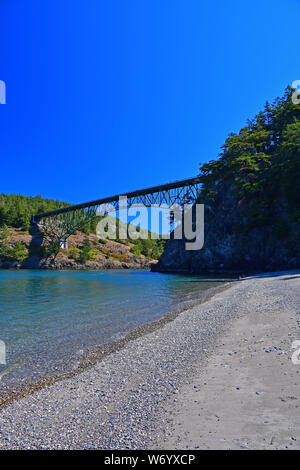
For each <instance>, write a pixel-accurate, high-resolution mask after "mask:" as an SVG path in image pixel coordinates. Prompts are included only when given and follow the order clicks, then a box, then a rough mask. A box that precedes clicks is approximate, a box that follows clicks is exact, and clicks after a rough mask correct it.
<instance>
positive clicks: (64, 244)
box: [59, 240, 68, 250]
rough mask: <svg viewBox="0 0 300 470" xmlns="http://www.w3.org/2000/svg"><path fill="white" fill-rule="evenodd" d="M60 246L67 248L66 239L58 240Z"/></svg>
mask: <svg viewBox="0 0 300 470" xmlns="http://www.w3.org/2000/svg"><path fill="white" fill-rule="evenodd" d="M59 246H60V248H63V249H64V250H67V249H68V240H60V242H59Z"/></svg>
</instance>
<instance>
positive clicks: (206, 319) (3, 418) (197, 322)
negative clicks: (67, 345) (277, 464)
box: [0, 271, 300, 449]
mask: <svg viewBox="0 0 300 470" xmlns="http://www.w3.org/2000/svg"><path fill="white" fill-rule="evenodd" d="M299 304H300V271H297V272H296V271H293V272H280V273H266V274H260V275H256V276H251V277H248V278H244V279H241V280H239V281H236V282H232V284H231V287H230V288H228V289H226V290H223V291H222V292H219V293H216V294H215V295H214V296H213V297H212V298H210V299H209V300H207V301H206V302H204V303H201V304H199V305H196V306H194V307H193V308H191V309H189V310H186V311H184V312H182V313H180V314H179V315H178V316H177V317H176V318H174V319H173V320H172V321H170V322H167V323H162V326H161V328H159V329H156V330H154V331H151V332H149V333H147V334H145V335H143V336H140V337H137V338H135V339H133V340H132V341H129V342H126V343H125V344H124V347H122V349H119V350H117V351H115V352H112V353H111V354H109V355H107V356H105V357H104V358H103V359H102V360H101V361H100V362H98V363H96V364H95V365H94V366H93V367H91V368H89V369H86V370H84V371H83V372H80V373H78V374H77V375H75V376H73V377H70V378H67V379H64V380H61V381H58V382H56V383H54V384H52V385H50V386H48V387H45V388H43V389H41V390H37V391H35V392H34V393H33V394H31V395H27V396H25V397H24V398H20V399H18V400H15V401H13V402H11V403H9V404H7V405H5V406H3V407H2V408H1V409H0V448H2V449H164V448H166V449H167V448H168V449H172V448H178V449H186V448H189V449H197V448H200V449H218V448H222V449H231V448H237V449H242V448H246V449H256V448H273V449H274V448H280V449H281V448H283V449H284V448H300V414H299V412H298V410H297V408H298V406H299V399H300V395H299V385H300V380H299V371H300V365H294V364H293V363H292V361H291V354H292V353H293V349H292V342H293V341H294V340H297V339H300V333H299V325H300V317H299V319H298V315H297V314H299V313H300V307H299Z"/></svg>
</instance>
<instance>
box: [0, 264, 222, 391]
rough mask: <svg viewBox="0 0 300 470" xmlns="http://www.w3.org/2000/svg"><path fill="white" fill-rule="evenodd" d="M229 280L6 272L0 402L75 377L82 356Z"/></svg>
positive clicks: (0, 293)
mask: <svg viewBox="0 0 300 470" xmlns="http://www.w3.org/2000/svg"><path fill="white" fill-rule="evenodd" d="M223 282H224V280H222V279H212V278H211V279H208V278H204V277H198V276H197V277H196V276H184V275H174V274H161V273H151V272H149V271H63V272H62V271H60V272H55V271H52V272H51V271H33V270H28V271H27V270H21V271H7V270H2V271H1V270H0V340H2V341H4V342H5V344H6V348H7V355H6V356H7V364H6V366H0V398H1V396H2V397H3V395H5V393H6V392H7V390H8V389H9V390H11V389H12V388H15V389H18V388H19V387H20V386H21V385H23V386H24V385H26V384H27V383H28V382H30V381H35V380H39V379H40V378H42V377H45V376H49V375H52V376H53V375H59V374H60V373H62V372H66V371H69V370H70V369H72V368H73V367H74V366H75V365H76V364H77V363H78V361H79V359H80V357H81V356H82V353H83V351H86V350H87V349H88V350H90V348H93V347H95V346H97V345H99V344H102V343H104V342H107V341H111V340H115V339H118V338H120V337H122V336H124V334H126V332H128V330H130V329H131V328H133V327H136V326H138V325H141V324H144V323H146V322H150V321H153V320H157V319H159V318H161V317H162V316H163V315H164V314H166V313H167V312H169V311H171V310H173V309H174V308H176V307H177V306H178V305H179V304H180V303H181V302H184V301H188V300H193V299H196V298H198V297H199V296H201V293H203V291H204V290H207V289H209V288H211V287H216V286H218V285H220V284H222V283H223ZM1 391H2V395H1Z"/></svg>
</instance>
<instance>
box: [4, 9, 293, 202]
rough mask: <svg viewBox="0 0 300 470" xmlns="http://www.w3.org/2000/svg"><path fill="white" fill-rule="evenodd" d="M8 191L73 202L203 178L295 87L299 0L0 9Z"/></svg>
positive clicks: (5, 181) (6, 183) (5, 178)
mask: <svg viewBox="0 0 300 470" xmlns="http://www.w3.org/2000/svg"><path fill="white" fill-rule="evenodd" d="M0 14H1V29H0V44H1V54H0V79H1V80H4V81H5V82H6V84H7V104H6V105H0V135H1V187H0V192H4V193H19V194H25V195H37V194H41V195H42V196H44V197H49V198H55V199H56V198H57V199H61V200H66V201H70V202H73V203H76V202H80V201H85V200H89V199H95V198H98V197H102V196H107V195H110V194H115V193H118V192H124V191H127V190H131V189H136V188H139V187H143V186H149V185H153V184H156V183H160V182H167V181H172V180H174V179H180V178H185V177H188V176H192V175H194V174H197V172H198V168H199V163H200V162H205V161H208V160H211V159H214V158H216V157H217V155H218V152H219V149H220V146H221V145H222V143H223V142H224V140H225V138H226V136H227V135H228V133H229V132H231V131H238V130H239V129H240V127H241V126H242V125H244V123H245V122H246V119H247V118H248V117H252V116H253V115H254V114H255V113H256V112H258V111H259V110H260V109H261V108H262V107H263V105H264V103H265V101H266V100H272V99H273V98H275V97H276V96H277V95H280V94H282V93H283V90H284V88H285V86H286V85H288V84H291V83H292V82H293V81H294V80H297V79H298V80H299V79H300V70H299V18H300V2H299V0H285V1H282V0H252V1H251V2H250V1H233V0H228V1H226V2H225V1H223V0H222V1H221V0H218V1H214V2H208V1H205V2H204V1H200V0H110V1H108V0H105V1H104V0H51V1H48V0H26V1H24V0H1V1H0Z"/></svg>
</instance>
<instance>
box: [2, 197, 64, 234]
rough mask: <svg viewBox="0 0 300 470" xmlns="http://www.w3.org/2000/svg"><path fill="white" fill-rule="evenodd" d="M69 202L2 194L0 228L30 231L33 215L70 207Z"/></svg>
mask: <svg viewBox="0 0 300 470" xmlns="http://www.w3.org/2000/svg"><path fill="white" fill-rule="evenodd" d="M70 205H71V204H68V203H67V202H61V201H57V200H56V201H54V200H52V199H45V198H42V197H41V196H35V197H27V196H22V195H19V194H0V227H3V225H7V226H8V227H15V228H22V229H24V230H28V229H29V226H30V219H31V216H32V215H33V214H38V213H40V212H47V211H51V210H54V209H58V208H59V207H66V206H70Z"/></svg>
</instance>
